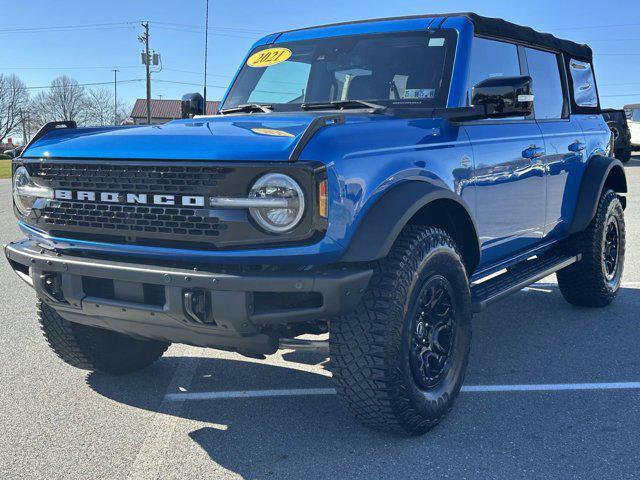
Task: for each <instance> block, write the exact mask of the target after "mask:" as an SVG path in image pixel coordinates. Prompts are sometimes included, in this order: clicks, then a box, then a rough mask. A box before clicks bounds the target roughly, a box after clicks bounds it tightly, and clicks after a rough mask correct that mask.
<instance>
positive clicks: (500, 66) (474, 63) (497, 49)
mask: <svg viewBox="0 0 640 480" xmlns="http://www.w3.org/2000/svg"><path fill="white" fill-rule="evenodd" d="M518 75H520V60H519V59H518V47H516V46H515V45H513V44H511V43H504V42H500V41H497V40H487V39H486V38H479V37H474V39H473V45H472V47H471V62H470V64H469V78H468V81H467V105H470V104H471V90H472V89H473V86H474V85H476V84H478V83H480V82H481V81H483V80H486V79H487V78H493V77H516V76H518Z"/></svg>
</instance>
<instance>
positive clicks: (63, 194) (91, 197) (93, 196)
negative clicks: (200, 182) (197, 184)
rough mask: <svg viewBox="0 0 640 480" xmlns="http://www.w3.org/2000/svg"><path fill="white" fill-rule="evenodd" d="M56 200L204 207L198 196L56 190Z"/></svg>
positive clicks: (201, 198)
mask: <svg viewBox="0 0 640 480" xmlns="http://www.w3.org/2000/svg"><path fill="white" fill-rule="evenodd" d="M55 198H56V199H57V200H78V201H83V202H104V203H129V204H142V205H149V204H150V205H182V206H183V207H204V205H205V197H203V196H200V195H162V194H161V195H158V194H154V195H148V194H146V193H118V192H87V191H81V190H56V191H55Z"/></svg>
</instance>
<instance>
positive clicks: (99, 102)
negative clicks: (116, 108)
mask: <svg viewBox="0 0 640 480" xmlns="http://www.w3.org/2000/svg"><path fill="white" fill-rule="evenodd" d="M85 121H86V123H87V124H89V125H97V126H105V125H112V124H113V94H112V93H111V91H110V90H108V89H106V88H96V89H93V90H89V91H88V92H87V97H86V112H85Z"/></svg>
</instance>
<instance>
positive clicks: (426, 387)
mask: <svg viewBox="0 0 640 480" xmlns="http://www.w3.org/2000/svg"><path fill="white" fill-rule="evenodd" d="M470 342H471V296H470V292H469V283H468V279H467V274H466V271H465V268H464V265H463V263H462V260H461V257H460V254H459V252H458V250H457V249H456V246H455V244H454V242H453V240H452V239H451V237H450V236H449V235H448V234H447V233H446V232H444V231H443V230H440V229H437V228H431V227H419V226H409V227H407V228H406V229H405V230H404V231H403V232H402V233H401V234H400V236H399V238H398V240H397V241H396V243H395V244H394V246H393V248H392V250H391V252H390V253H389V255H388V256H387V258H385V259H384V260H381V261H379V262H377V263H376V264H375V273H374V277H373V278H372V280H371V284H370V286H369V288H368V290H367V292H366V293H365V295H364V297H363V299H362V301H361V303H360V305H359V306H358V308H357V309H356V310H355V311H354V312H353V313H351V314H349V315H345V316H343V317H340V318H337V319H334V320H332V322H331V325H330V346H331V365H332V372H333V378H334V382H335V385H336V389H337V391H338V394H339V396H340V397H341V398H342V400H343V401H344V403H345V404H346V406H347V407H348V409H349V410H351V412H352V413H353V414H354V415H355V416H356V417H357V418H358V419H359V420H360V421H361V422H362V423H364V424H366V425H368V426H371V427H374V428H377V429H381V430H389V431H399V432H403V433H407V434H411V435H419V434H422V433H424V432H426V431H427V430H429V429H430V428H432V427H434V426H435V425H436V424H438V422H440V420H441V419H442V418H443V417H444V415H445V414H446V413H447V412H448V411H449V410H450V409H451V407H452V406H453V402H454V400H455V398H456V396H457V395H458V393H459V391H460V388H461V386H462V382H463V379H464V374H465V371H466V367H467V362H468V357H469V346H470Z"/></svg>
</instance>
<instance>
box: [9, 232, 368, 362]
mask: <svg viewBox="0 0 640 480" xmlns="http://www.w3.org/2000/svg"><path fill="white" fill-rule="evenodd" d="M4 250H5V255H6V257H7V259H8V260H9V262H10V264H11V266H12V268H13V269H14V271H15V272H16V273H17V274H18V275H19V276H20V277H21V278H22V279H23V280H25V281H26V282H27V283H29V284H30V285H32V286H33V288H34V289H35V290H36V292H37V294H38V296H39V297H40V298H41V299H42V300H43V301H44V302H45V303H47V304H49V305H50V306H51V307H53V308H54V309H55V310H56V311H57V312H58V313H59V314H60V315H61V316H62V317H64V318H65V319H67V320H69V321H72V322H78V323H82V324H85V325H92V326H97V327H102V328H107V329H110V330H115V331H118V332H121V333H124V334H127V335H132V336H137V337H140V338H151V339H156V340H164V341H170V342H177V343H186V344H190V345H197V346H203V347H213V348H220V349H228V350H237V351H242V352H251V353H271V352H273V351H275V350H276V349H277V338H274V336H273V334H271V333H270V332H272V331H274V329H275V328H274V327H275V326H277V325H280V324H290V323H297V322H307V321H314V320H321V319H329V318H330V317H332V316H335V315H339V314H342V313H345V312H348V311H350V310H353V309H354V308H355V307H356V305H357V304H358V302H359V301H360V299H361V297H362V294H363V292H364V290H365V289H366V288H367V286H368V284H369V280H370V278H371V275H372V270H370V269H363V268H353V267H334V268H325V269H316V270H310V271H294V272H284V271H278V270H273V271H269V272H259V273H253V274H247V273H240V274H229V273H216V272H211V271H205V270H201V269H188V268H186V267H185V268H176V267H163V266H156V265H146V264H135V263H130V262H125V261H114V260H104V259H97V258H87V257H83V256H72V255H66V254H65V255H63V254H60V253H57V252H53V251H48V250H44V249H42V248H41V247H39V246H38V245H37V244H36V243H35V242H33V241H27V240H25V241H22V242H17V243H12V244H10V245H6V246H5V247H4ZM195 294H197V295H198V296H200V298H201V299H203V304H206V309H208V310H209V312H208V315H207V318H206V320H204V321H202V319H199V318H197V317H194V315H193V313H194V311H193V308H190V305H191V304H190V303H189V302H188V300H187V299H188V298H190V297H189V295H195ZM205 299H206V302H205ZM279 299H285V300H286V301H279ZM289 300H290V301H289Z"/></svg>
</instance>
